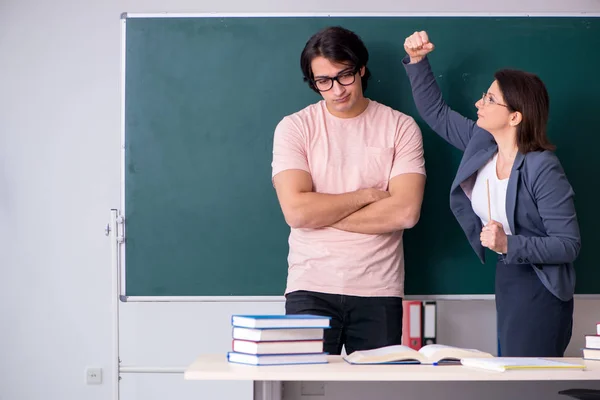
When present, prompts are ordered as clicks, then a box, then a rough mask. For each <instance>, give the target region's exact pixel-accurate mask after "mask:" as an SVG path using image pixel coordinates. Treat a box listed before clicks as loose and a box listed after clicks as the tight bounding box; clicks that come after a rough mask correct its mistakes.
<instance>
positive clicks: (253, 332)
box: [232, 327, 324, 342]
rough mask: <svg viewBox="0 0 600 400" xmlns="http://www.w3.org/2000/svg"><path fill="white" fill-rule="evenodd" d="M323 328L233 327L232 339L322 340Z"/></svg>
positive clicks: (263, 340) (253, 340)
mask: <svg viewBox="0 0 600 400" xmlns="http://www.w3.org/2000/svg"><path fill="white" fill-rule="evenodd" d="M323 333H324V329H323V328H317V329H312V328H298V329H285V328H281V329H253V328H240V327H234V328H233V333H232V336H233V338H234V339H240V340H250V341H252V342H275V341H294V340H323Z"/></svg>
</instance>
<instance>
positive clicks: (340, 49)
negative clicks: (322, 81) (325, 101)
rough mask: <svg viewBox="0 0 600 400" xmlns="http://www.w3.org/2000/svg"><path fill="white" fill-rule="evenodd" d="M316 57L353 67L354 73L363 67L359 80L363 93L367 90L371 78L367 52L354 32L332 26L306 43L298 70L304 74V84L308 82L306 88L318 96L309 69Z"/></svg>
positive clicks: (310, 69)
mask: <svg viewBox="0 0 600 400" xmlns="http://www.w3.org/2000/svg"><path fill="white" fill-rule="evenodd" d="M316 57H324V58H326V59H328V60H329V61H333V62H337V63H340V64H346V65H348V66H349V67H354V68H355V72H358V71H360V69H361V68H362V67H365V74H364V76H363V77H362V79H361V80H362V90H363V93H364V92H365V91H366V90H367V81H368V80H369V78H370V77H371V72H370V71H369V69H368V68H367V61H369V52H368V51H367V48H366V47H365V44H364V43H363V42H362V40H361V39H360V37H358V35H357V34H355V33H354V32H352V31H349V30H348V29H345V28H342V27H340V26H332V27H328V28H325V29H322V30H320V31H319V32H317V33H316V34H314V35H313V36H312V37H311V38H310V39H309V40H308V42H306V46H304V50H303V51H302V55H301V56H300V68H302V73H303V74H304V82H308V86H310V88H311V89H312V90H314V91H315V92H317V93H319V94H320V93H321V92H319V90H318V89H317V88H316V87H315V84H314V82H313V79H314V75H313V73H312V68H311V63H312V60H314V59H315V58H316Z"/></svg>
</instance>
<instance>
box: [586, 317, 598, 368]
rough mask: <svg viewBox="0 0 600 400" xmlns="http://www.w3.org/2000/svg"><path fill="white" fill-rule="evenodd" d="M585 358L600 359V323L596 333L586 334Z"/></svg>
mask: <svg viewBox="0 0 600 400" xmlns="http://www.w3.org/2000/svg"><path fill="white" fill-rule="evenodd" d="M583 358H584V359H586V360H597V361H600V323H598V324H597V325H596V334H595V335H585V347H584V348H583Z"/></svg>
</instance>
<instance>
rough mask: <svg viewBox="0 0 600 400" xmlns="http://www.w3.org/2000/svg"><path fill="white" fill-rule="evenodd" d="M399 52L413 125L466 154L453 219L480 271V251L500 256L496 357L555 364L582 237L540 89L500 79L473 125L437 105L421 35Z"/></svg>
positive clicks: (566, 335) (521, 75)
mask: <svg viewBox="0 0 600 400" xmlns="http://www.w3.org/2000/svg"><path fill="white" fill-rule="evenodd" d="M404 49H405V50H406V53H407V54H408V56H407V57H406V58H405V59H404V60H403V64H404V66H405V69H406V71H407V74H408V77H409V79H410V83H411V86H412V91H413V97H414V100H415V103H416V106H417V108H418V110H419V113H420V115H421V117H422V118H423V119H424V120H425V122H426V123H427V124H428V125H429V126H430V127H431V128H432V129H433V130H434V131H435V132H436V133H437V134H438V135H440V136H441V137H442V138H444V139H445V140H446V141H448V142H449V143H450V144H452V145H453V146H454V147H456V148H458V149H459V150H461V151H463V152H464V153H463V158H462V160H461V163H460V166H459V168H458V171H457V174H456V177H455V179H454V182H453V183H452V186H451V193H450V207H451V209H452V212H453V213H454V215H455V217H456V219H457V220H458V222H459V224H460V226H461V227H462V229H463V230H464V232H465V234H466V236H467V238H468V240H469V242H470V243H471V246H472V247H473V249H474V250H475V252H476V253H477V255H478V256H479V258H480V260H481V261H482V262H484V260H485V249H484V248H486V247H487V248H488V249H490V250H493V251H495V252H497V253H498V262H497V264H496V280H495V294H496V310H497V315H498V332H499V340H500V349H501V351H502V355H503V356H507V357H562V356H563V355H564V351H565V349H566V347H567V345H568V344H569V341H570V339H571V332H572V324H573V292H574V289H575V270H574V267H573V262H574V261H575V259H576V257H577V255H578V253H579V249H580V237H579V225H578V223H577V216H576V213H575V206H574V203H573V190H572V188H571V185H570V184H569V182H568V180H567V178H566V176H565V173H564V171H563V169H562V167H561V164H560V162H559V160H558V158H557V157H556V156H555V155H554V153H553V152H552V150H553V146H552V145H551V144H550V142H549V140H548V138H547V136H546V123H547V120H548V108H549V99H548V93H547V91H546V88H545V86H544V84H543V83H542V81H541V80H540V79H539V78H538V77H537V76H535V75H533V74H530V73H527V72H523V71H515V70H501V71H498V72H497V73H496V74H495V80H494V82H493V83H492V84H491V86H490V87H489V89H488V90H487V92H485V93H484V94H483V97H482V98H481V99H480V100H478V101H477V102H476V103H475V107H477V117H478V119H477V121H476V122H475V121H472V120H469V119H467V118H465V117H463V116H461V115H460V114H458V113H456V112H454V111H452V110H451V109H450V108H449V107H448V105H446V103H445V102H444V100H443V99H442V95H441V92H440V89H439V87H438V85H437V83H436V81H435V77H434V75H433V73H432V71H431V68H430V65H429V61H428V59H427V57H426V56H427V54H428V53H430V52H431V51H433V49H434V45H433V43H431V42H430V41H429V38H428V36H427V33H426V32H415V33H414V34H412V35H411V36H409V37H408V38H407V39H406V41H405V42H404ZM488 192H489V194H488Z"/></svg>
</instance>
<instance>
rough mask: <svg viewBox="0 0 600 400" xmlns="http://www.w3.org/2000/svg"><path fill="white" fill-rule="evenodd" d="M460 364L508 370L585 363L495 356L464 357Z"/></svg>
mask: <svg viewBox="0 0 600 400" xmlns="http://www.w3.org/2000/svg"><path fill="white" fill-rule="evenodd" d="M460 362H461V364H462V365H464V366H465V367H472V368H480V369H486V370H490V371H508V370H523V369H580V370H583V369H585V365H582V364H573V363H566V362H563V361H554V360H547V359H544V358H533V357H496V358H464V359H462V360H461V361H460Z"/></svg>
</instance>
